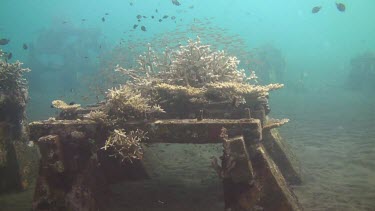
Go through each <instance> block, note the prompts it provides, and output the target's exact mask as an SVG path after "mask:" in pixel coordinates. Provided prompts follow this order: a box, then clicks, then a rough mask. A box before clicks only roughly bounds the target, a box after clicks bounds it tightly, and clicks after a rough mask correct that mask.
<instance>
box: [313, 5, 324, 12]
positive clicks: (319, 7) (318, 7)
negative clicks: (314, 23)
mask: <svg viewBox="0 0 375 211" xmlns="http://www.w3.org/2000/svg"><path fill="white" fill-rule="evenodd" d="M320 9H322V7H321V6H316V7H313V8H312V10H311V13H318V12H319V11H320Z"/></svg>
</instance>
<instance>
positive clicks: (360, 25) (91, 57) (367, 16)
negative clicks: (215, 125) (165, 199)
mask: <svg viewBox="0 0 375 211" xmlns="http://www.w3.org/2000/svg"><path fill="white" fill-rule="evenodd" d="M180 2H181V6H175V5H173V4H172V3H171V1H169V0H163V1H147V0H137V1H120V0H111V1H103V0H91V1H86V0H79V1H72V0H67V1H57V0H49V1H46V0H35V1H30V0H0V38H9V39H11V42H10V43H9V44H8V45H6V46H2V50H3V51H6V52H12V53H13V59H12V61H15V60H20V61H22V62H24V63H25V66H26V67H28V66H30V67H31V66H33V67H34V68H33V69H32V72H30V73H29V74H28V76H27V77H28V78H29V81H30V97H31V99H30V102H29V107H28V118H29V120H30V121H32V120H37V119H45V118H48V117H49V116H51V115H54V114H55V112H56V111H55V110H53V109H51V108H50V102H51V101H52V100H54V99H57V98H61V99H64V100H66V101H68V102H69V101H74V102H77V103H81V104H83V105H85V104H89V103H94V102H96V95H97V94H93V93H92V92H91V91H92V90H91V89H89V88H88V85H90V84H91V83H93V80H94V79H93V78H95V77H93V76H95V75H96V74H98V73H99V72H100V71H101V70H102V69H103V66H105V65H103V63H104V62H103V61H104V59H107V58H108V61H109V60H111V56H112V55H114V54H113V51H112V50H113V49H114V48H115V47H117V46H119V45H120V46H121V45H124V46H132V48H131V49H130V48H129V52H128V56H127V57H126V58H127V59H128V60H127V61H125V63H126V64H128V65H131V62H130V61H132V60H133V58H136V56H137V55H138V54H139V53H140V52H143V51H145V50H146V48H145V44H146V43H148V42H151V41H153V40H154V41H155V40H158V42H159V43H154V44H155V45H156V46H158V48H160V49H156V50H159V51H161V50H163V49H162V48H161V46H163V45H164V43H163V42H161V41H160V40H161V38H163V37H170V39H172V38H174V40H173V42H176V39H177V41H180V42H182V43H186V40H178V38H182V37H189V38H192V39H195V37H196V36H197V35H198V36H200V37H201V38H202V40H201V41H202V42H203V43H207V44H212V45H216V46H218V48H219V49H220V47H223V48H228V46H230V45H231V43H232V42H233V45H235V46H234V47H233V48H232V49H231V50H230V51H231V53H232V54H234V55H237V53H238V54H240V55H237V56H238V57H239V58H240V57H241V56H243V55H245V54H244V53H243V52H244V51H252V50H254V49H257V48H259V47H260V46H264V45H271V46H273V47H275V48H277V49H279V50H280V51H281V53H282V55H283V57H284V59H285V61H286V69H285V70H286V75H285V80H284V81H283V82H284V83H285V89H284V90H280V91H275V92H274V93H272V94H271V109H272V111H271V114H270V116H271V117H278V118H289V119H291V122H290V123H289V124H288V125H286V126H284V127H282V128H281V129H280V131H281V134H282V136H283V137H284V139H285V140H286V141H287V142H288V143H289V145H290V146H291V148H292V149H293V150H294V151H295V153H296V154H297V157H298V158H299V160H300V161H301V166H302V168H303V169H304V185H302V186H300V187H295V191H296V193H297V195H298V197H299V199H300V201H301V202H302V204H303V205H304V206H305V208H306V210H374V209H375V203H374V201H373V199H374V198H375V164H374V160H375V143H374V141H375V132H374V131H375V126H374V124H373V123H374V120H375V107H374V105H375V100H374V99H375V98H374V93H373V92H371V91H368V92H358V91H357V92H356V91H350V90H348V89H346V88H345V82H346V80H348V72H349V71H350V68H351V66H350V60H351V59H352V58H353V57H355V56H357V55H358V54H361V53H363V52H366V51H375V39H374V37H375V24H374V23H373V21H372V20H375V17H374V16H375V15H374V14H375V13H374V11H375V2H374V1H372V0H361V1H349V0H347V1H343V3H345V5H346V8H347V9H346V11H345V12H344V13H342V12H339V11H338V10H337V9H336V6H335V1H312V0H308V1H303V2H302V1H297V0H285V1H271V0H262V1H260V0H259V1H245V0H231V1H229V0H216V1H213V0H205V1H198V0H195V1H194V0H191V1H188V0H181V1H180ZM130 3H132V4H133V5H132V6H131V5H130ZM314 6H322V10H321V11H320V12H319V13H317V14H312V13H311V9H312V7H314ZM156 9H157V10H158V12H157V13H156V12H155V10H156ZM105 13H108V15H105ZM139 14H140V15H142V16H143V15H144V16H147V18H146V19H145V18H142V20H141V22H137V18H136V16H137V15H139ZM152 15H154V16H155V18H154V19H152V18H151V16H152ZM164 15H168V16H169V17H168V18H167V19H163V16H164ZM172 16H175V17H176V19H175V20H171V17H172ZM102 17H104V18H105V21H104V22H103V21H102V20H101V19H102ZM82 19H86V20H85V21H82ZM159 19H162V22H159V21H158V20H159ZM64 22H66V23H64ZM202 22H203V23H204V24H201V23H202ZM134 24H138V25H139V26H138V27H137V29H135V30H134V29H133V25H134ZM141 26H145V27H146V28H147V31H146V32H144V31H142V30H141V29H140V27H141ZM195 26H198V27H195ZM194 27H195V28H194ZM177 31H178V32H179V33H181V34H179V33H176V32H177ZM212 34H216V35H217V37H216V40H215V39H213V40H210V41H211V43H208V42H206V41H205V40H204V39H203V38H205V37H208V35H210V36H211V37H212ZM64 37H71V40H69V39H67V40H66V39H65V40H64ZM228 37H235V38H231V39H228ZM226 39H228V40H229V42H226V41H225V40H226ZM233 39H235V40H237V39H239V40H240V41H236V42H234V41H233ZM155 42H156V41H155ZM215 42H217V43H215ZM23 43H26V44H27V45H28V46H29V49H28V50H24V49H22V44H23ZM120 43H121V44H120ZM223 43H224V44H223ZM151 44H153V43H152V42H151ZM67 46H68V47H67ZM60 49H61V53H59V51H58V50H60ZM111 52H112V53H111ZM62 55H63V56H62ZM245 56H246V55H245ZM85 57H87V58H85ZM62 58H65V60H64V59H62ZM35 61H38V63H35ZM242 62H243V61H242ZM41 64H43V65H41ZM109 64H111V62H108V66H107V69H108V70H109V71H111V69H113V67H114V65H115V64H111V65H112V66H111V65H109ZM104 69H105V68H104ZM301 75H302V76H303V83H304V88H305V90H303V91H298V90H296V88H295V86H294V84H295V83H296V82H297V81H298V80H300V79H301ZM275 82H276V81H275ZM114 85H115V84H114ZM99 97H100V98H102V97H103V96H99ZM182 147H183V146H179V147H177V148H166V149H169V150H177V151H178V150H181V149H182ZM185 147H186V146H185ZM212 153H213V154H214V153H215V152H212ZM168 155H169V154H168V153H167V154H166V155H165V158H166V159H167V158H168ZM209 155H210V154H209V153H207V154H205V155H204V156H206V157H209ZM161 156H163V155H161ZM167 160H168V159H167ZM197 162H198V161H197ZM201 162H202V163H205V161H201ZM202 163H199V162H198V164H202ZM198 164H197V165H196V168H192V169H191V172H194V171H197V172H200V174H202V175H205V173H203V172H202V171H203V170H202V171H200V170H199V169H200V167H198V166H201V165H198ZM186 165H188V166H189V165H191V164H189V163H188V164H186ZM202 165H204V164H202ZM172 166H173V165H172ZM177 166H180V167H181V166H183V164H181V163H179V164H178V165H176V167H177ZM194 169H195V170H194ZM203 169H206V173H207V172H208V173H207V174H209V175H211V176H212V174H214V173H213V172H212V170H210V169H208V168H206V166H205V167H204V168H203ZM207 169H208V170H207ZM192 174H193V173H192ZM177 175H180V176H181V178H183V177H184V176H183V173H177ZM209 190H210V188H207V191H209ZM213 190H215V189H213ZM21 195H22V196H25V195H27V194H25V193H23V194H21ZM12 198H13V199H14V198H17V201H19V200H20V199H19V198H20V197H19V196H18V195H17V196H13V195H8V196H3V199H0V202H1V203H0V204H5V205H4V206H5V207H6V205H7V204H8V205H9V207H12V204H13V202H12V201H15V200H13V199H12ZM21 199H25V200H23V201H24V203H22V202H21V203H17V204H23V206H21V208H19V209H18V210H23V208H24V207H27V206H28V205H27V204H28V203H30V202H29V201H27V200H29V199H30V194H29V195H28V196H27V197H21ZM21 201H22V200H21ZM26 201H27V202H26ZM181 201H184V200H181ZM185 202H186V204H187V206H188V205H189V203H190V204H194V203H195V204H197V203H198V202H197V201H189V200H185ZM198 204H199V203H198ZM202 207H203V205H202ZM0 209H1V208H0ZM8 210H9V209H8Z"/></svg>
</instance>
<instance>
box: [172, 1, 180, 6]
mask: <svg viewBox="0 0 375 211" xmlns="http://www.w3.org/2000/svg"><path fill="white" fill-rule="evenodd" d="M172 4H174V5H176V6H180V5H181V3H180V2H179V1H178V0H172Z"/></svg>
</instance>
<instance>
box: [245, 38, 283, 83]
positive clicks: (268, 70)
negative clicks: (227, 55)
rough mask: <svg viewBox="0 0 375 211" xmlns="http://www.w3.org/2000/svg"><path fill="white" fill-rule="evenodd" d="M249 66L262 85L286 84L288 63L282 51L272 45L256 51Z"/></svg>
mask: <svg viewBox="0 0 375 211" xmlns="http://www.w3.org/2000/svg"><path fill="white" fill-rule="evenodd" d="M249 66H250V68H251V69H252V70H254V71H255V72H256V73H257V76H258V77H259V83H261V84H268V83H275V82H276V81H278V82H284V77H285V72H286V62H285V59H284V56H283V54H282V52H281V50H279V49H277V48H275V47H274V46H272V45H263V46H260V47H258V48H256V49H254V50H253V51H252V54H251V57H250V64H249Z"/></svg>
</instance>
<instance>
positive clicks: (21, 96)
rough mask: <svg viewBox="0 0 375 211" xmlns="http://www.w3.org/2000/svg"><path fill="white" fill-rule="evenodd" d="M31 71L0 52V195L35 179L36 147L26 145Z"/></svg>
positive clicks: (24, 185) (27, 184)
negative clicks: (26, 75) (29, 75)
mask: <svg viewBox="0 0 375 211" xmlns="http://www.w3.org/2000/svg"><path fill="white" fill-rule="evenodd" d="M29 71H30V70H29V69H27V68H23V67H22V63H20V62H19V61H17V62H15V63H8V62H7V60H6V59H5V58H4V54H3V52H2V51H1V50H0V193H4V192H10V191H16V190H22V189H26V188H29V186H30V185H31V183H32V180H33V179H35V176H36V175H35V173H36V167H35V166H34V167H33V164H36V161H37V154H36V151H35V150H36V148H35V147H34V151H33V150H32V149H31V148H30V147H28V146H27V141H28V133H27V131H28V130H27V123H26V116H25V109H26V103H27V101H28V90H27V81H26V79H25V76H24V74H25V73H27V72H29ZM32 174H34V175H32Z"/></svg>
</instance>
